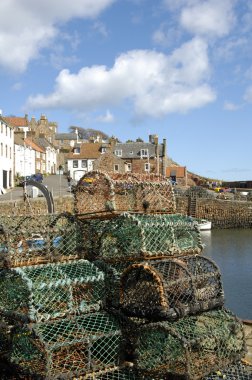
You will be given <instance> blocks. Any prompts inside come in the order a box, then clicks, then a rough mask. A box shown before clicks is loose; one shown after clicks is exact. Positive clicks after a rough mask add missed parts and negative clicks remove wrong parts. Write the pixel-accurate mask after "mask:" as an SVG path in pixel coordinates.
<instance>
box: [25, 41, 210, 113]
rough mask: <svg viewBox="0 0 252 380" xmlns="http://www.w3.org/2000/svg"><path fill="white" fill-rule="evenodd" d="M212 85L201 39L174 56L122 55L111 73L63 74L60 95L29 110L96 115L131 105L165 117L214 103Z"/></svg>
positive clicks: (39, 98) (34, 101)
mask: <svg viewBox="0 0 252 380" xmlns="http://www.w3.org/2000/svg"><path fill="white" fill-rule="evenodd" d="M208 79H209V63H208V56H207V45H206V43H205V42H204V41H202V40H201V39H198V38H195V39H193V40H191V41H190V42H188V43H185V44H184V45H182V46H181V47H180V48H179V49H176V50H174V52H173V53H172V54H171V55H170V56H167V55H165V54H162V53H157V52H155V51H148V50H133V51H129V52H127V53H125V54H122V55H120V56H119V57H118V58H117V59H116V61H115V63H114V66H113V67H112V68H111V69H108V68H107V67H105V66H92V67H84V68H82V69H81V70H80V71H79V72H78V73H76V74H73V73H70V72H69V71H68V70H62V71H61V72H60V74H59V75H58V77H57V78H56V84H55V90H54V92H52V93H51V94H49V95H42V94H38V95H36V96H33V97H32V96H31V97H29V99H28V101H27V107H28V108H30V109H31V108H32V109H34V108H66V109H71V110H74V111H76V112H80V111H81V112H83V111H84V112H90V111H94V110H97V109H99V107H106V108H110V107H111V106H117V105H120V104H121V103H122V102H124V101H130V102H132V103H133V105H134V108H135V113H136V115H141V116H154V117H160V116H162V115H165V114H167V113H170V112H185V111H187V110H190V109H192V108H197V107H202V106H204V105H205V104H207V103H209V102H212V101H214V100H215V93H214V91H213V90H212V89H211V87H210V86H209V85H208V83H207V82H208Z"/></svg>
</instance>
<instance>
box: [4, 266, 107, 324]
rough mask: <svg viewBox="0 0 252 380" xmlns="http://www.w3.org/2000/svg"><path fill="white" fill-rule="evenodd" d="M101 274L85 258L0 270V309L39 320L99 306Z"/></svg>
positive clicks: (102, 294)
mask: <svg viewBox="0 0 252 380" xmlns="http://www.w3.org/2000/svg"><path fill="white" fill-rule="evenodd" d="M104 291H105V286H104V274H103V273H102V272H101V271H99V270H98V268H97V267H95V266H94V264H92V263H90V262H88V261H87V260H78V261H70V262H66V263H57V264H51V263H49V264H44V265H34V266H30V267H21V268H13V269H2V270H1V271H0V311H1V313H2V314H3V315H4V314H5V315H8V316H9V317H10V316H12V317H14V318H17V319H19V320H23V321H34V322H39V321H43V320H49V319H54V318H60V317H63V316H66V315H71V314H80V313H87V312H90V311H92V310H99V309H100V307H101V303H102V300H103V298H104Z"/></svg>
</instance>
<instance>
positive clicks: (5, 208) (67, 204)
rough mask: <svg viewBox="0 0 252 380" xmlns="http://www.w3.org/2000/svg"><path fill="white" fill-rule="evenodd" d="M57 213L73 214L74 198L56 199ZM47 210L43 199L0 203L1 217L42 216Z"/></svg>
mask: <svg viewBox="0 0 252 380" xmlns="http://www.w3.org/2000/svg"><path fill="white" fill-rule="evenodd" d="M54 208H55V213H57V214H59V213H62V212H69V213H73V210H74V199H73V197H72V196H65V197H56V198H54ZM46 210H47V205H46V201H45V199H44V198H43V197H41V198H40V197H39V198H33V199H30V200H29V202H24V201H23V200H22V199H20V200H15V201H14V200H13V201H2V202H0V215H10V216H11V215H29V214H33V215H36V214H37V215H42V214H45V213H46Z"/></svg>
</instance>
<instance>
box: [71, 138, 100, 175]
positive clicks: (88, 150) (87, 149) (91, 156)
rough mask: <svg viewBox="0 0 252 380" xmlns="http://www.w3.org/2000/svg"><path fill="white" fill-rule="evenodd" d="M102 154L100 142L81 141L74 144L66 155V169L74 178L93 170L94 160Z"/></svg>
mask: <svg viewBox="0 0 252 380" xmlns="http://www.w3.org/2000/svg"><path fill="white" fill-rule="evenodd" d="M101 154H102V144H99V143H82V144H80V145H79V146H75V147H74V148H73V149H72V151H71V152H70V153H69V154H68V156H67V169H68V173H69V176H70V177H71V178H72V179H73V180H75V181H79V179H80V178H81V177H82V176H83V175H84V174H85V173H87V172H89V171H91V170H93V165H94V161H95V160H97V159H98V158H99V157H100V156H101Z"/></svg>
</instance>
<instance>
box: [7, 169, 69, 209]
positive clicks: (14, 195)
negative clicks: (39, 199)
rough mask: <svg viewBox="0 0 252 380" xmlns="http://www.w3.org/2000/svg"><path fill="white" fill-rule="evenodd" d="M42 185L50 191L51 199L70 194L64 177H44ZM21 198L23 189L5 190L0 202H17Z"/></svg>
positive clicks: (58, 175)
mask: <svg viewBox="0 0 252 380" xmlns="http://www.w3.org/2000/svg"><path fill="white" fill-rule="evenodd" d="M43 185H45V186H46V187H47V189H48V190H49V191H51V193H52V196H53V198H55V197H59V196H63V195H70V194H71V192H70V191H69V188H68V183H67V179H66V177H65V176H64V175H60V174H57V175H56V174H55V175H49V176H47V177H44V180H43ZM22 198H23V188H22V187H14V188H13V189H11V190H7V192H6V194H1V195H0V202H1V201H10V200H18V199H22Z"/></svg>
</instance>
